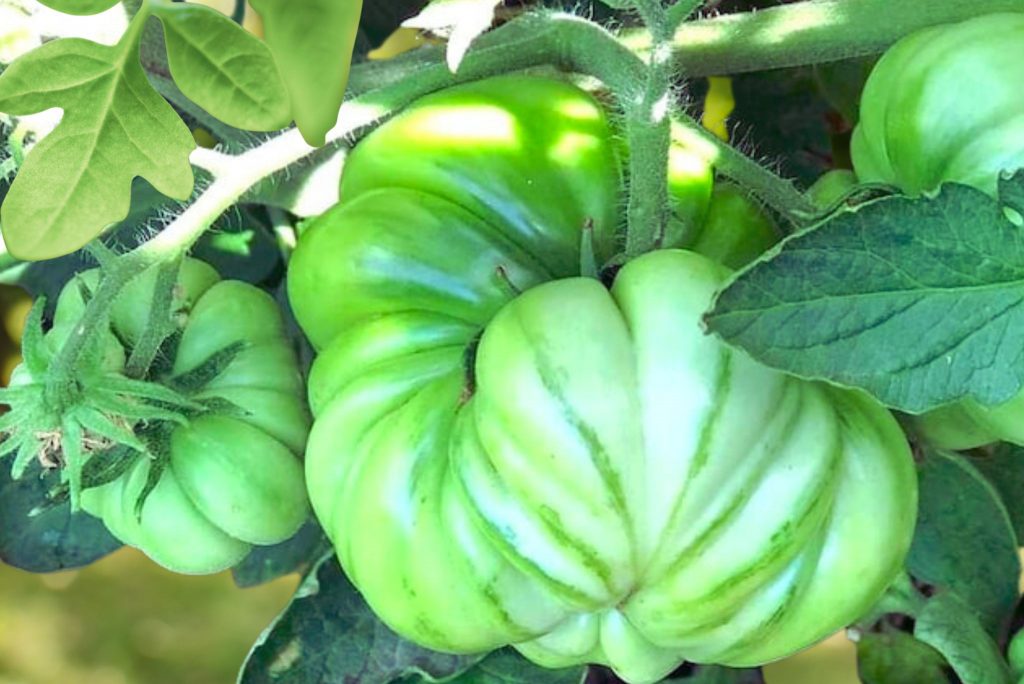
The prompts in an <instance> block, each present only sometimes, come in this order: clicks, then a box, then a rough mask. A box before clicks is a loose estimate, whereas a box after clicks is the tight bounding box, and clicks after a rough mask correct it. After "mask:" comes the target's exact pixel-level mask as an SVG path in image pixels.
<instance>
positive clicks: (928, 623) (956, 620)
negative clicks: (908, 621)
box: [914, 593, 1011, 684]
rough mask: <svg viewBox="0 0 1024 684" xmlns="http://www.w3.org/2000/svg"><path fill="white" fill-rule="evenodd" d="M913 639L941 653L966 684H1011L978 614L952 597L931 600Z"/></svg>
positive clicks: (918, 619)
mask: <svg viewBox="0 0 1024 684" xmlns="http://www.w3.org/2000/svg"><path fill="white" fill-rule="evenodd" d="M914 636H915V637H917V638H918V639H919V640H920V641H922V642H923V643H925V644H928V645H929V646H931V647H933V648H934V649H935V650H937V651H938V652H940V653H941V654H942V655H943V656H944V657H945V658H946V660H947V661H948V662H949V664H950V666H951V667H952V668H953V670H954V671H955V672H956V673H957V675H958V676H959V677H960V680H961V681H962V682H963V683H964V684H1010V683H1011V675H1010V669H1009V667H1008V666H1007V664H1006V661H1005V660H1004V659H1003V657H1002V655H1001V654H1000V653H999V649H998V648H997V647H996V644H995V642H994V641H993V640H992V638H991V637H990V636H989V635H988V634H986V633H985V629H984V628H983V627H982V625H981V623H980V622H978V617H977V613H976V612H975V611H974V610H973V609H972V608H971V607H969V606H968V605H966V604H965V603H964V602H963V601H962V600H961V599H960V598H958V597H957V596H956V595H955V594H952V593H940V594H938V595H936V596H935V597H933V598H931V599H929V600H928V602H927V604H925V607H924V610H922V611H921V612H920V613H919V614H918V615H917V622H916V623H915V625H914Z"/></svg>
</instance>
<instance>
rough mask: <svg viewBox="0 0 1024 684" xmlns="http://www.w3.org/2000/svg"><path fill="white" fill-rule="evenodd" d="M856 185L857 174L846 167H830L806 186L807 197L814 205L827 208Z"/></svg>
mask: <svg viewBox="0 0 1024 684" xmlns="http://www.w3.org/2000/svg"><path fill="white" fill-rule="evenodd" d="M856 185H857V174H855V173H854V172H853V171H848V170H847V169H832V170H831V171H827V172H826V173H823V174H822V175H821V176H820V177H819V178H818V180H816V181H814V184H813V185H812V186H811V187H809V188H807V199H809V200H811V203H813V204H814V206H816V207H819V208H821V209H828V208H830V207H832V205H834V204H835V203H836V202H838V201H839V200H841V199H842V198H843V197H845V196H846V195H847V194H848V193H849V192H850V191H851V190H853V188H854V187H856Z"/></svg>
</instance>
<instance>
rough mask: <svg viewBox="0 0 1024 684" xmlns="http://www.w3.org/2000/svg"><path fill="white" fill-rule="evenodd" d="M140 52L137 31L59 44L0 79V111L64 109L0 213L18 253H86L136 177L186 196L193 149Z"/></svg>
mask: <svg viewBox="0 0 1024 684" xmlns="http://www.w3.org/2000/svg"><path fill="white" fill-rule="evenodd" d="M210 11H212V10H210ZM136 21H138V19H136ZM137 49H138V44H137V32H134V31H133V32H129V33H128V34H126V35H125V36H124V38H122V40H121V42H120V43H118V44H117V45H115V46H113V47H107V46H103V45H98V44H96V43H91V42H89V41H86V40H80V39H70V38H68V39H62V40H56V41H53V42H51V43H47V44H46V45H44V46H43V47H41V48H38V49H37V50H34V51H32V52H31V53H29V54H27V55H25V56H24V57H23V58H21V59H19V60H17V61H16V62H15V63H14V64H12V65H11V66H10V67H9V68H8V69H7V70H5V71H4V73H3V74H2V75H0V111H4V112H8V113H10V114H31V113H34V112H39V111H42V110H44V109H49V108H50V107H61V108H62V109H63V110H64V118H63V119H62V120H61V123H60V125H58V126H57V128H56V130H54V131H53V133H51V134H50V135H48V136H46V137H45V138H44V139H43V140H42V141H41V142H39V143H38V144H37V145H36V146H35V147H34V148H33V150H32V152H31V153H30V154H29V155H28V157H27V158H26V159H25V163H24V165H23V166H22V167H21V170H20V171H19V173H18V176H17V178H15V180H14V183H13V184H12V185H11V189H10V192H9V193H8V194H7V197H6V199H5V201H4V204H3V208H2V211H0V220H2V222H3V224H2V225H3V235H4V241H5V242H6V244H7V247H8V249H9V250H10V251H11V253H12V254H13V255H14V256H16V257H18V258H21V259H33V260H35V259H49V258H53V257H57V256H61V255H62V254H67V253H69V252H72V251H74V250H76V249H78V248H80V247H82V246H83V245H85V244H86V243H87V242H88V241H89V240H91V239H92V238H94V237H95V236H96V235H98V234H99V233H100V232H101V231H102V230H103V229H104V228H106V227H107V226H108V225H109V224H111V223H116V222H118V221H120V220H122V219H123V218H124V217H125V216H127V214H128V208H129V200H130V192H131V183H132V179H133V178H134V177H135V176H141V177H143V178H145V179H146V180H148V181H149V182H150V183H151V184H152V185H153V186H154V187H156V189H157V190H159V191H160V192H161V193H163V194H165V195H167V196H169V197H173V198H175V199H179V200H184V199H186V198H188V196H189V194H191V192H192V180H193V178H192V169H191V167H190V166H189V163H188V155H189V153H190V152H191V151H192V149H193V147H194V146H195V143H194V142H193V141H192V135H191V134H190V133H189V130H188V128H186V127H185V125H184V124H183V123H182V122H181V119H180V118H178V115H177V114H175V112H174V110H173V109H172V108H171V106H170V105H168V104H167V103H166V102H165V101H164V100H163V98H161V97H160V96H159V95H157V94H156V92H155V91H153V89H152V88H151V87H150V86H149V83H148V82H147V81H146V75H145V73H144V72H143V70H142V66H141V65H140V64H139V61H138V59H136V58H134V54H135V52H136V51H137Z"/></svg>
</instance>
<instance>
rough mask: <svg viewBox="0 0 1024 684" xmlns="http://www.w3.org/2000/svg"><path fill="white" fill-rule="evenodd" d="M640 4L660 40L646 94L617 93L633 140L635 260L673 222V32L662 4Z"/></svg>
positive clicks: (629, 254) (631, 250)
mask: <svg viewBox="0 0 1024 684" xmlns="http://www.w3.org/2000/svg"><path fill="white" fill-rule="evenodd" d="M635 6H636V8H637V10H638V11H639V12H640V15H641V16H642V17H643V19H644V22H645V23H646V24H647V27H648V29H649V30H650V31H651V35H652V36H654V39H655V48H654V50H653V51H652V52H651V55H650V64H649V65H648V67H647V74H646V78H645V81H646V84H645V86H644V89H643V91H642V92H641V93H636V92H635V86H629V87H628V88H627V89H626V90H624V91H615V90H613V93H614V94H615V96H616V97H617V98H618V100H619V104H620V106H621V107H622V109H623V111H624V112H625V114H626V137H627V139H628V141H629V199H628V202H627V205H626V253H625V256H626V258H627V259H632V258H634V257H637V256H639V255H641V254H643V253H645V252H649V251H651V250H652V249H656V248H657V247H658V246H659V245H660V243H661V242H662V240H663V238H664V235H665V225H666V223H667V221H668V186H667V182H668V181H667V169H666V166H665V160H666V159H667V158H668V149H669V145H670V142H671V133H672V131H671V124H670V121H669V117H668V112H669V108H670V107H671V102H670V100H671V94H670V87H671V75H670V68H669V63H670V59H671V56H672V51H671V46H670V45H669V41H671V39H672V29H673V28H674V27H673V26H672V25H671V24H670V23H669V17H668V14H667V12H666V11H665V8H664V7H662V5H661V0H635Z"/></svg>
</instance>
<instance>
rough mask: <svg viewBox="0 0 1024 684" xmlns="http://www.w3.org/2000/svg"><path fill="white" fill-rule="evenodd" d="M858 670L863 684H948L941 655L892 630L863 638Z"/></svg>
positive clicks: (903, 633)
mask: <svg viewBox="0 0 1024 684" xmlns="http://www.w3.org/2000/svg"><path fill="white" fill-rule="evenodd" d="M857 669H858V671H859V673H860V679H861V681H862V682H863V684H949V665H948V664H947V663H946V659H945V658H943V657H942V654H941V653H939V652H938V651H936V650H935V649H934V648H932V647H931V646H929V645H928V644H926V643H924V642H923V641H919V640H918V639H915V638H914V637H912V636H911V635H909V634H907V633H906V632H900V631H897V630H895V629H892V628H886V629H883V630H882V631H880V632H867V633H865V634H862V635H861V636H860V638H859V640H858V641H857Z"/></svg>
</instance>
